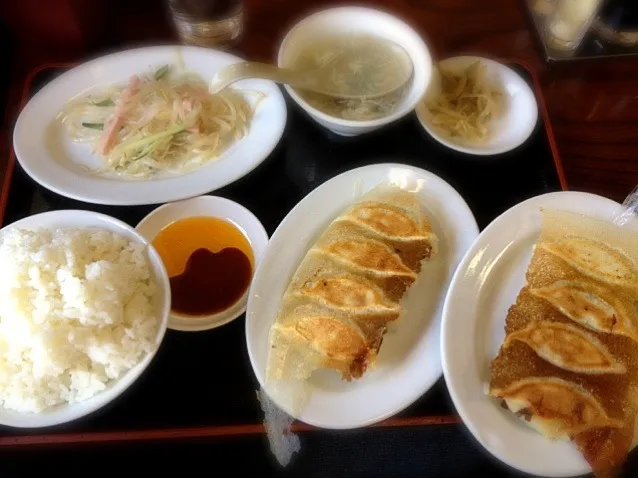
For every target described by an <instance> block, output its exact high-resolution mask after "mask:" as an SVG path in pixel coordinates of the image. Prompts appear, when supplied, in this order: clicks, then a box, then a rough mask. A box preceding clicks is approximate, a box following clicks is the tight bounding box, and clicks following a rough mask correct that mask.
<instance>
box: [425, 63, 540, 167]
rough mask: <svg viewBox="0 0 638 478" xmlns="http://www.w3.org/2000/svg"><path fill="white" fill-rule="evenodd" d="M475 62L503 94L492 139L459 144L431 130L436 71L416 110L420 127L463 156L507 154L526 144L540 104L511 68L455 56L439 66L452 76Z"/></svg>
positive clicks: (492, 124) (435, 93) (437, 82)
mask: <svg viewBox="0 0 638 478" xmlns="http://www.w3.org/2000/svg"><path fill="white" fill-rule="evenodd" d="M475 61H481V62H482V63H483V64H485V65H486V67H487V76H488V78H489V79H490V80H491V81H493V82H494V83H495V84H496V85H500V87H501V90H502V91H503V93H504V100H505V108H504V112H503V115H502V116H501V117H500V118H498V119H495V120H493V121H492V122H491V123H490V127H491V128H492V135H491V136H490V138H489V139H488V141H487V142H485V143H484V144H472V143H462V142H460V140H459V142H456V141H453V140H451V139H450V138H447V137H446V136H444V135H443V134H441V133H440V132H439V131H437V130H436V129H435V128H434V127H433V126H432V114H431V113H430V111H429V110H428V108H427V107H426V106H425V99H426V98H428V97H429V96H430V95H438V94H439V92H440V88H441V86H440V85H441V84H440V76H439V73H438V71H437V70H436V68H434V73H433V74H432V80H431V81H430V85H429V87H428V89H427V92H426V93H425V95H424V98H423V100H422V101H420V102H419V104H418V105H417V106H416V114H417V117H418V118H419V122H420V123H421V126H423V128H425V130H426V131H427V132H428V133H429V135H430V136H432V137H433V138H434V139H435V140H437V141H438V142H439V143H441V144H443V145H445V146H447V147H448V148H450V149H454V150H456V151H460V152H462V153H467V154H472V155H477V156H491V155H496V154H501V153H506V152H507V151H511V150H513V149H514V148H517V147H518V146H520V145H521V144H523V143H524V142H525V141H527V139H528V138H529V137H530V135H531V134H532V133H533V131H534V128H535V127H536V122H537V120H538V104H537V103H536V97H535V96H534V92H533V91H532V89H531V88H530V87H529V85H528V84H527V83H526V82H525V80H524V79H523V78H521V76H520V75H519V74H518V73H516V72H515V71H514V70H512V69H511V68H509V67H507V66H505V65H503V64H502V63H499V62H497V61H494V60H490V59H488V58H481V57H478V56H456V57H453V58H447V59H445V60H442V61H440V62H439V63H438V65H439V66H441V67H442V68H444V69H446V70H449V71H451V72H453V73H457V72H462V71H463V70H465V69H466V68H467V67H468V66H470V65H471V64H472V63H474V62H475Z"/></svg>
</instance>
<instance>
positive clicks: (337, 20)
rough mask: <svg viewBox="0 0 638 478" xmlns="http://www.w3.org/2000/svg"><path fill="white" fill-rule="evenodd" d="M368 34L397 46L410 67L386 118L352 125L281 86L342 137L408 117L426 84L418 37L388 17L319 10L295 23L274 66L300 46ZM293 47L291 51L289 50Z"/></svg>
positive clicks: (424, 52) (426, 56) (428, 61)
mask: <svg viewBox="0 0 638 478" xmlns="http://www.w3.org/2000/svg"><path fill="white" fill-rule="evenodd" d="M343 33H352V34H372V35H375V36H378V37H383V38H387V39H389V40H392V41H394V42H396V43H397V44H399V45H401V46H402V47H403V48H404V49H405V50H406V52H407V53H408V54H409V55H410V58H411V59H412V63H413V65H414V74H413V79H412V85H411V87H410V90H409V92H408V94H407V95H406V96H405V97H404V98H403V101H402V102H401V104H400V105H399V106H398V107H397V109H396V110H395V112H394V113H393V114H391V115H389V116H384V117H383V118H378V119H374V120H366V121H353V120H345V119H341V118H337V117H334V116H330V115H328V114H326V113H323V112H321V111H319V110H318V109H316V108H314V107H312V106H310V105H309V104H308V102H306V101H305V100H304V99H303V98H301V97H300V96H299V95H298V94H297V93H296V92H295V91H294V90H293V89H292V88H290V87H289V86H287V85H286V86H285V88H286V91H287V92H288V94H289V95H290V96H291V97H292V99H293V100H294V101H295V102H296V103H297V104H298V105H300V106H301V107H302V108H303V109H304V110H305V111H306V112H307V113H308V114H309V115H310V117H311V118H313V119H314V120H315V121H316V122H317V123H319V124H320V125H322V126H324V127H325V128H327V129H329V130H331V131H333V132H334V133H337V134H340V135H342V136H356V135H359V134H362V133H367V132H370V131H373V130H376V129H378V128H381V127H382V126H385V125H387V124H390V123H392V122H394V121H396V120H398V119H399V118H402V117H403V116H405V115H407V114H409V113H410V112H411V111H412V110H413V109H414V107H415V106H416V105H417V103H418V102H419V100H420V99H421V97H422V96H423V94H424V93H425V90H426V88H427V86H428V83H429V82H430V77H431V75H432V58H431V56H430V51H429V50H428V47H427V46H426V44H425V42H424V41H423V39H422V38H421V37H420V36H419V34H418V33H417V32H416V31H415V30H414V29H413V28H412V27H410V26H409V25H408V24H406V23H405V22H403V21H402V20H400V19H398V18H396V17H393V16H392V15H389V14H388V13H385V12H382V11H379V10H374V9H370V8H364V7H338V8H330V9H327V10H321V11H319V12H317V13H314V14H312V15H310V16H308V17H306V18H304V19H303V20H301V21H300V22H299V23H297V24H296V25H295V26H294V27H293V28H292V29H291V30H290V31H289V32H288V34H287V35H286V36H285V37H284V39H283V41H282V43H281V46H280V47H279V55H278V59H277V62H278V65H279V66H280V67H283V66H286V65H287V64H288V62H289V61H291V59H292V57H293V55H294V54H296V52H297V51H299V49H300V48H302V46H303V45H304V43H308V42H312V41H315V40H316V39H317V37H320V36H326V35H329V34H343ZM293 45H294V49H293V48H292V47H293Z"/></svg>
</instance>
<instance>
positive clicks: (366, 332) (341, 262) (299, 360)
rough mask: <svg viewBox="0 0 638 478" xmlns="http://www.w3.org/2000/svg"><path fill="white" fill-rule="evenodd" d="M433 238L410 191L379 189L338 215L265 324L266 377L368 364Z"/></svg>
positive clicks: (298, 376) (348, 371)
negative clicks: (267, 332) (270, 321)
mask: <svg viewBox="0 0 638 478" xmlns="http://www.w3.org/2000/svg"><path fill="white" fill-rule="evenodd" d="M437 245H438V240H437V238H436V235H435V234H434V233H433V231H432V226H431V224H430V222H429V220H428V219H427V218H426V217H425V215H424V213H423V210H422V205H421V204H420V203H419V201H418V199H417V197H416V195H415V194H413V193H410V192H408V191H406V190H403V189H400V188H397V187H388V186H379V187H378V188H375V189H373V190H372V191H371V192H369V193H368V194H366V195H365V196H364V197H362V198H361V199H360V201H358V202H357V203H355V204H353V205H352V206H350V207H348V208H347V209H346V210H344V211H343V213H342V214H341V215H340V216H339V217H337V218H336V219H335V220H334V221H333V222H332V223H331V224H330V225H329V226H328V228H327V229H326V230H325V231H324V232H323V233H322V234H321V236H320V237H319V238H318V239H317V241H316V243H315V244H314V245H313V246H312V247H311V248H310V250H309V251H308V253H307V254H306V256H305V257H304V259H303V260H302V262H301V264H300V265H299V267H298V269H297V271H296V272H295V274H294V275H293V277H292V279H291V281H290V284H289V286H288V289H287V290H286V293H285V295H284V297H283V299H282V302H281V307H280V310H279V313H278V316H277V318H276V320H275V323H274V324H273V326H272V328H271V333H270V342H271V352H270V357H269V360H268V366H267V378H268V380H298V381H303V380H306V379H307V378H308V377H309V376H310V374H311V373H312V372H313V371H314V370H317V369H322V368H330V369H334V370H337V371H338V372H339V373H341V375H342V377H343V378H344V379H345V380H351V379H354V378H359V377H361V376H362V375H363V374H364V373H365V371H366V370H367V369H368V367H369V366H370V365H371V364H373V363H374V361H375V359H376V356H377V353H378V351H379V348H380V347H381V344H382V342H383V337H384V334H385V332H386V329H387V326H388V324H389V323H391V322H393V321H395V320H397V319H398V318H399V316H400V315H401V313H402V312H403V309H402V307H401V305H400V303H401V300H402V298H403V296H404V294H405V293H406V291H407V290H408V288H409V287H410V286H411V285H412V284H413V283H414V282H415V281H416V280H417V278H418V275H419V273H420V272H421V265H422V262H423V261H426V260H428V259H429V258H431V257H432V256H433V255H434V254H435V253H436V250H437Z"/></svg>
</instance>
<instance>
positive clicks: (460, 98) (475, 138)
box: [425, 61, 503, 144]
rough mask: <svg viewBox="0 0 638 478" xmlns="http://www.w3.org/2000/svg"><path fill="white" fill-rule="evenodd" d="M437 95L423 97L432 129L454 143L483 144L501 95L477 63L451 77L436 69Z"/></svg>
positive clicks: (500, 108)
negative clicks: (438, 79) (439, 89)
mask: <svg viewBox="0 0 638 478" xmlns="http://www.w3.org/2000/svg"><path fill="white" fill-rule="evenodd" d="M437 70H438V74H439V75H440V80H441V91H440V94H434V95H431V96H426V100H425V102H426V106H427V108H428V109H429V110H430V113H431V115H432V125H433V126H434V127H435V129H437V130H438V131H440V132H441V133H442V134H444V135H445V136H447V137H448V138H450V139H451V140H453V141H456V142H461V143H463V142H467V143H474V144H481V143H485V142H486V141H487V140H488V139H489V138H490V135H491V133H492V129H491V122H492V121H493V120H495V119H497V118H499V117H500V116H501V114H502V111H503V93H502V92H501V91H499V88H498V87H497V86H496V85H494V84H492V82H491V81H490V80H489V79H488V78H487V72H486V65H485V64H483V63H481V62H480V61H476V62H474V63H472V64H470V65H469V66H468V67H467V68H466V69H465V70H464V71H461V72H458V73H453V72H450V71H447V70H446V69H445V68H441V66H438V67H437Z"/></svg>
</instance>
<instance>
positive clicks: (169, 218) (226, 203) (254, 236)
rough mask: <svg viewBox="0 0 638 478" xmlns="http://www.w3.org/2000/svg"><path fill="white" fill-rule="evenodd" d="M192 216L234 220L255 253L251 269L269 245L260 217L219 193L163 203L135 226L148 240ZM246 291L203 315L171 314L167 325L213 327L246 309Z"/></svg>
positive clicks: (194, 329)
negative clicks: (173, 224)
mask: <svg viewBox="0 0 638 478" xmlns="http://www.w3.org/2000/svg"><path fill="white" fill-rule="evenodd" d="M194 216H210V217H216V218H219V219H225V220H226V221H229V222H231V223H233V224H234V225H235V226H237V228H239V230H240V231H241V232H242V233H243V234H244V236H246V238H247V239H248V242H249V243H250V246H251V247H252V250H253V255H254V266H253V273H254V269H256V268H257V265H258V264H259V259H260V258H261V255H262V254H263V252H264V249H266V244H268V233H267V232H266V230H265V229H264V226H263V225H262V224H261V222H260V221H259V219H257V217H255V215H254V214H253V213H252V212H250V211H249V210H248V209H246V208H245V207H244V206H242V205H240V204H237V203H236V202H234V201H231V200H230V199H225V198H222V197H218V196H199V197H195V198H191V199H185V200H183V201H177V202H173V203H169V204H164V205H163V206H160V207H158V208H157V209H155V210H154V211H152V212H151V213H150V214H149V215H148V216H146V217H145V218H144V219H142V221H140V223H139V224H138V225H137V228H136V229H137V231H138V232H139V233H140V234H142V235H143V236H144V237H145V238H146V239H147V240H149V241H153V239H155V237H156V236H157V234H159V232H160V231H161V230H162V229H163V228H164V227H166V226H168V225H169V224H170V223H172V222H175V221H178V220H180V219H185V218H187V217H194ZM247 301H248V290H246V292H245V293H244V295H243V296H242V297H241V298H240V299H239V300H238V301H237V302H235V304H233V306H232V307H229V308H228V309H226V310H224V311H222V312H219V313H217V314H211V315H208V316H204V317H197V318H192V317H188V316H185V315H180V314H176V313H175V312H171V313H170V319H169V321H168V328H169V329H174V330H182V331H192V332H194V331H200V330H208V329H213V328H215V327H219V326H221V325H224V324H227V323H228V322H231V321H233V320H235V319H236V318H237V317H239V316H240V315H241V314H243V313H244V312H245V311H246V302H247Z"/></svg>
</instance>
